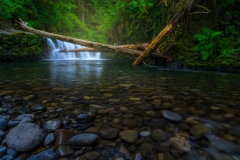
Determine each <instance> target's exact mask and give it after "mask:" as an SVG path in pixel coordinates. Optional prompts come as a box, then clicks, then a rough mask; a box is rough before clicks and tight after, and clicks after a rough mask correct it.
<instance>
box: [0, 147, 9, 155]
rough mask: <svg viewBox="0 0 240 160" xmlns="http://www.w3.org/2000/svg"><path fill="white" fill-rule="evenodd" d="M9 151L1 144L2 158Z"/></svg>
mask: <svg viewBox="0 0 240 160" xmlns="http://www.w3.org/2000/svg"><path fill="white" fill-rule="evenodd" d="M6 152H7V148H6V147H4V146H0V158H1V157H2V156H4V155H5V153H6Z"/></svg>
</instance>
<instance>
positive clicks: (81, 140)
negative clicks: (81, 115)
mask: <svg viewBox="0 0 240 160" xmlns="http://www.w3.org/2000/svg"><path fill="white" fill-rule="evenodd" d="M97 138H98V137H97V135H96V134H93V133H83V134H79V135H76V136H74V137H72V138H71V139H70V140H69V141H68V145H69V146H70V147H71V148H79V147H83V146H89V145H92V144H94V143H95V142H96V140H97Z"/></svg>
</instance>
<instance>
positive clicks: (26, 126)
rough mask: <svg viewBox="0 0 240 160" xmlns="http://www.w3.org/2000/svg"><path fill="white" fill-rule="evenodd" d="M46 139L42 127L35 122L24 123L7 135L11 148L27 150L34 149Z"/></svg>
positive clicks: (21, 150)
mask: <svg viewBox="0 0 240 160" xmlns="http://www.w3.org/2000/svg"><path fill="white" fill-rule="evenodd" d="M43 139H44V134H43V131H42V129H41V128H40V127H39V126H38V125H36V124H33V123H22V124H19V125H17V126H16V127H14V128H13V129H12V130H11V131H10V132H9V133H8V134H7V136H6V143H7V145H8V147H9V148H12V149H14V150H16V151H20V152H26V151H30V150H32V149H34V148H35V147H36V146H38V145H39V144H40V143H41V142H42V141H43Z"/></svg>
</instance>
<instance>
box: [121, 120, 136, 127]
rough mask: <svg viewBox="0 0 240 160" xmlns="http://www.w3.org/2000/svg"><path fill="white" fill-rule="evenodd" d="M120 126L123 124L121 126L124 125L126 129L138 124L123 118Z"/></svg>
mask: <svg viewBox="0 0 240 160" xmlns="http://www.w3.org/2000/svg"><path fill="white" fill-rule="evenodd" d="M122 124H123V125H126V126H128V127H130V128H135V127H137V125H138V122H137V121H136V120H135V119H131V118H124V119H123V120H122Z"/></svg>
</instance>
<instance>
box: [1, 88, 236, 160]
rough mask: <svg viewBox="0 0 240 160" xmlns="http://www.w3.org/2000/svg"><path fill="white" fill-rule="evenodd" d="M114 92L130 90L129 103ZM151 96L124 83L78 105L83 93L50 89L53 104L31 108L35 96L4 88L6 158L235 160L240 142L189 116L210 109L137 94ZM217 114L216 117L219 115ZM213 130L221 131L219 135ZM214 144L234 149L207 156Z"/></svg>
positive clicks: (225, 127) (232, 114)
mask: <svg viewBox="0 0 240 160" xmlns="http://www.w3.org/2000/svg"><path fill="white" fill-rule="evenodd" d="M89 85H90V84H86V87H88V86H89ZM113 88H114V89H113ZM46 89H47V88H46V87H37V88H34V89H33V90H35V91H43V90H46ZM115 89H117V90H121V91H123V90H125V93H129V95H126V96H127V97H128V98H125V100H121V99H117V98H111V97H112V96H113V94H112V93H111V92H110V93H109V91H110V90H115ZM153 91H154V89H150V88H148V89H136V88H135V89H134V85H133V84H119V85H118V86H114V87H113V86H112V87H109V88H108V89H100V92H107V93H104V96H105V97H103V98H104V99H105V102H104V103H99V102H98V101H96V100H95V98H94V97H95V96H93V95H90V94H86V95H85V96H83V97H82V98H81V100H80V101H79V100H78V102H77V103H76V102H75V101H73V102H71V101H69V100H67V99H72V100H74V99H75V98H76V97H78V96H79V93H78V92H74V91H70V90H69V89H68V88H51V89H49V91H45V92H46V94H48V95H50V94H51V95H52V96H51V98H49V99H45V100H42V101H41V103H40V104H35V103H32V102H30V100H31V99H33V98H37V97H35V96H34V95H28V96H25V97H23V98H22V99H19V98H14V97H13V96H10V95H11V93H13V91H11V90H5V91H3V92H2V93H1V99H0V102H1V107H0V113H1V116H0V130H1V131H0V138H1V146H0V157H2V159H4V158H5V159H7V160H10V159H29V160H33V159H48V160H55V159H61V160H65V159H74V160H80V159H89V160H95V159H116V160H122V159H135V160H141V159H158V160H163V159H167V160H174V159H184V160H185V159H189V160H191V159H192V158H193V157H194V159H196V158H197V159H214V160H218V159H219V156H220V157H222V156H224V157H226V159H229V160H230V159H232V158H231V156H232V155H231V154H232V153H240V145H239V144H237V143H239V136H238V135H235V137H234V136H232V135H230V134H227V133H226V134H225V133H221V132H220V131H222V130H228V129H229V126H228V125H227V124H214V123H213V122H210V121H204V120H201V119H198V118H194V117H190V116H189V115H188V114H193V115H202V116H204V115H206V114H207V111H204V110H198V109H197V108H186V103H184V102H179V101H178V100H177V97H174V96H149V97H145V98H140V97H139V96H136V93H138V94H139V93H142V94H144V93H148V95H149V94H151V93H152V92H153ZM63 93H64V95H62V94H63ZM46 98H47V97H46ZM206 98H207V97H206ZM143 101H145V105H143V104H144V103H143ZM149 102H150V103H149ZM151 104H152V105H151ZM136 106H139V108H137V107H136ZM210 110H211V111H212V112H220V111H225V114H224V115H222V116H219V118H222V119H225V120H229V119H233V118H234V117H236V111H237V114H238V115H239V113H240V110H236V111H234V110H232V109H230V108H227V107H226V106H225V105H223V104H222V105H220V104H216V106H212V107H211V108H210ZM212 116H215V117H216V118H218V117H217V116H218V115H214V114H213V115H212ZM236 119H237V120H240V119H239V118H237V117H236ZM213 132H219V135H220V137H218V136H215V135H213ZM214 138H217V139H215V140H214ZM212 140H213V141H214V142H213V143H217V144H216V145H219V144H218V143H219V141H220V142H221V141H222V143H221V145H222V146H214V147H217V148H218V147H223V148H220V149H223V150H225V149H229V153H230V155H229V153H218V154H210V153H208V152H207V151H206V150H207V148H211V147H210V146H211V141H212ZM228 146H232V147H231V148H228ZM198 156H200V157H198Z"/></svg>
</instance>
